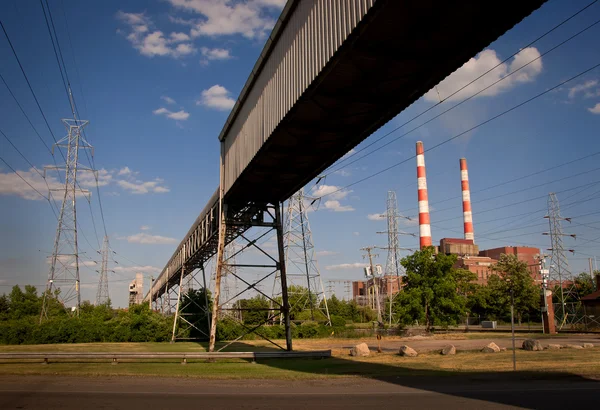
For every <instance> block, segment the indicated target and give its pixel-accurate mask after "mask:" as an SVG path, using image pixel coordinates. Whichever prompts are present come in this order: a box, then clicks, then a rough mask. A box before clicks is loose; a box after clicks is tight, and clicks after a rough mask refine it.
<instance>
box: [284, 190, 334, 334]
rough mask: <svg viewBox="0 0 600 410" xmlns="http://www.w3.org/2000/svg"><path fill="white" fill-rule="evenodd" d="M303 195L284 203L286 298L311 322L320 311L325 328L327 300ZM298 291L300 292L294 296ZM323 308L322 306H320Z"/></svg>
mask: <svg viewBox="0 0 600 410" xmlns="http://www.w3.org/2000/svg"><path fill="white" fill-rule="evenodd" d="M312 200H314V198H310V197H307V196H305V195H304V190H303V189H301V190H300V191H298V192H296V193H295V194H294V195H293V196H292V197H291V198H290V199H289V201H288V212H287V219H286V221H285V230H284V252H285V266H286V270H287V284H288V286H287V287H288V294H289V297H290V305H291V304H292V302H291V301H292V300H293V301H294V305H292V306H290V308H291V309H294V308H298V307H299V306H300V307H301V310H302V311H305V310H306V311H310V316H311V319H312V320H315V312H317V311H320V312H322V313H323V315H324V316H325V317H326V320H327V324H328V325H331V318H330V316H329V308H328V307H327V297H326V295H325V289H324V288H323V282H322V281H321V274H320V272H319V268H318V265H317V259H316V255H315V247H314V243H313V239H312V231H311V229H310V224H309V222H308V214H307V208H308V206H307V202H308V201H312ZM273 289H274V292H273V297H274V298H275V297H277V296H281V293H279V294H275V289H281V286H280V279H279V275H277V276H276V277H275V282H274V284H273ZM298 289H302V291H301V293H298ZM321 305H323V306H321Z"/></svg>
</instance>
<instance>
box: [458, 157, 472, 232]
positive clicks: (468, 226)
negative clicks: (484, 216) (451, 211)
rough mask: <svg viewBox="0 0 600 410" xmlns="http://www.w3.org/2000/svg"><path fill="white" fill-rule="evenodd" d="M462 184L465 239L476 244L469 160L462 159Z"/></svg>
mask: <svg viewBox="0 0 600 410" xmlns="http://www.w3.org/2000/svg"><path fill="white" fill-rule="evenodd" d="M460 184H461V186H462V201H463V222H464V225H465V239H470V240H472V241H473V242H475V235H474V234H473V213H472V211H471V191H470V189H469V171H468V169H467V159H466V158H461V159H460Z"/></svg>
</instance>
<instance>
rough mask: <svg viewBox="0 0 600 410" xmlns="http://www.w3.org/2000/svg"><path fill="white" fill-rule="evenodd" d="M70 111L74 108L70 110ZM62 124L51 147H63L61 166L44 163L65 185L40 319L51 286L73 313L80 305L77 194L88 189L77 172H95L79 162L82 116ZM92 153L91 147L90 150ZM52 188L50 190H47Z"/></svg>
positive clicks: (83, 142)
mask: <svg viewBox="0 0 600 410" xmlns="http://www.w3.org/2000/svg"><path fill="white" fill-rule="evenodd" d="M69 97H70V99H71V107H72V108H73V107H74V103H73V96H72V94H71V90H70V89H69ZM72 111H73V113H74V112H75V110H74V109H73V110H72ZM62 122H63V124H64V125H65V127H66V129H67V135H66V136H65V137H63V138H62V139H60V140H59V141H57V143H56V144H54V146H53V148H54V147H59V149H60V147H63V148H66V150H67V156H66V158H65V164H64V165H63V166H56V167H45V168H44V174H45V173H46V171H47V170H49V169H50V170H55V171H64V172H65V185H64V187H63V188H61V189H56V190H55V191H60V192H61V193H62V197H63V200H62V205H61V208H60V214H59V218H58V225H57V227H56V235H55V237H54V248H53V251H52V256H51V262H50V272H49V273H48V281H47V283H46V291H45V292H44V298H43V302H42V311H41V313H40V323H41V322H42V321H43V320H44V319H47V318H48V304H49V298H50V297H52V294H53V293H54V291H55V290H57V289H60V293H58V298H59V300H60V302H61V303H62V304H63V306H64V308H66V309H68V308H69V307H70V308H71V310H72V311H73V313H74V314H75V315H76V316H79V307H80V305H81V294H80V281H79V247H78V244H77V205H76V203H77V195H78V194H84V195H86V194H87V195H89V191H87V190H81V189H78V185H77V172H78V171H89V172H93V173H94V174H96V171H95V170H93V169H91V168H85V167H83V166H81V165H80V164H79V150H80V149H89V150H92V146H91V145H90V144H89V143H88V142H87V141H86V140H85V138H84V136H83V128H84V127H85V126H86V125H87V124H88V123H89V122H88V121H86V120H79V119H77V116H76V115H75V114H73V118H72V119H63V120H62ZM91 154H92V156H93V155H94V152H93V150H92V151H91ZM51 191H53V190H51Z"/></svg>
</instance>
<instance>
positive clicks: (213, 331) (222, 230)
mask: <svg viewBox="0 0 600 410" xmlns="http://www.w3.org/2000/svg"><path fill="white" fill-rule="evenodd" d="M220 208H221V211H220V216H219V217H220V219H219V244H218V247H217V269H216V272H215V289H214V293H213V308H212V320H211V322H210V336H209V338H208V351H209V352H214V351H215V342H216V338H217V321H218V318H219V295H220V294H221V276H222V273H223V265H224V262H225V261H224V257H223V255H224V253H225V237H226V234H227V224H226V220H225V216H226V214H227V206H226V205H225V204H224V203H223V201H222V200H221V207H220Z"/></svg>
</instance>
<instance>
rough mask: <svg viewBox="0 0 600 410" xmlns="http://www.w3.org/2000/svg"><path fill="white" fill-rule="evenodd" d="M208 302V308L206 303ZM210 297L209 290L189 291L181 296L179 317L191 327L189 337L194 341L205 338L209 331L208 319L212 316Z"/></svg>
mask: <svg viewBox="0 0 600 410" xmlns="http://www.w3.org/2000/svg"><path fill="white" fill-rule="evenodd" d="M207 301H208V306H207V305H206V302H207ZM212 305H213V300H212V295H211V293H210V290H205V289H204V288H202V289H190V290H189V292H188V293H186V294H185V295H183V297H182V301H181V306H183V308H182V309H181V315H182V317H183V318H185V320H187V321H188V322H189V323H192V324H193V326H192V327H191V328H190V334H189V337H191V338H195V339H203V338H206V337H207V336H206V335H208V334H209V333H210V329H209V326H208V323H209V321H208V319H209V318H210V315H211V314H212Z"/></svg>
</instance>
